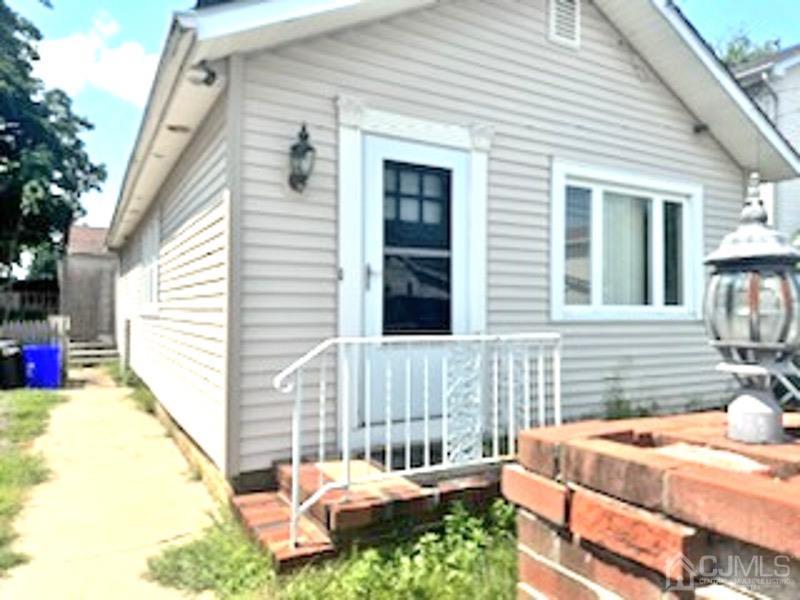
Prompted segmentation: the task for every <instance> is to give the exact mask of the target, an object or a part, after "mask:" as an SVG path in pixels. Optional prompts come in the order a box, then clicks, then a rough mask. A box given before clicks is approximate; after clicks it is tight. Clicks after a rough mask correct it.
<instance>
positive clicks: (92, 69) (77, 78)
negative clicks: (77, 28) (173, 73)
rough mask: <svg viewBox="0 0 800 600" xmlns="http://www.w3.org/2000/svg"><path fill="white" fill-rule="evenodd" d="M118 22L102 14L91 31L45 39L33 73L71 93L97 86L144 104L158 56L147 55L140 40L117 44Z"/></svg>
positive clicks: (141, 104) (47, 83)
mask: <svg viewBox="0 0 800 600" xmlns="http://www.w3.org/2000/svg"><path fill="white" fill-rule="evenodd" d="M117 33H119V23H117V22H116V21H115V20H114V19H113V18H111V16H110V15H108V14H107V13H100V14H99V15H98V16H97V17H96V18H95V19H94V21H93V23H92V27H91V29H90V30H89V31H88V32H84V33H75V34H72V35H70V36H67V37H64V38H59V39H54V40H43V41H42V42H40V43H39V56H40V60H39V61H38V62H37V63H36V64H35V68H34V74H35V75H36V76H37V77H39V78H40V79H41V80H42V81H44V83H45V85H46V86H47V87H48V88H56V87H57V88H61V89H62V90H64V91H65V92H67V93H68V94H70V95H75V94H78V93H79V92H81V91H82V90H83V89H84V88H86V87H87V86H91V87H95V88H97V89H100V90H103V91H105V92H108V93H109V94H112V95H113V96H116V97H117V98H121V99H122V100H125V101H127V102H130V103H131V104H134V105H136V106H144V105H145V102H146V101H147V94H148V92H149V91H150V83H151V82H152V80H153V75H154V73H155V71H156V66H157V65H158V55H157V54H148V53H147V52H146V51H145V49H144V47H143V46H142V45H141V44H140V43H138V42H123V43H121V44H116V45H115V44H114V43H113V41H112V38H113V37H114V36H116V35H117Z"/></svg>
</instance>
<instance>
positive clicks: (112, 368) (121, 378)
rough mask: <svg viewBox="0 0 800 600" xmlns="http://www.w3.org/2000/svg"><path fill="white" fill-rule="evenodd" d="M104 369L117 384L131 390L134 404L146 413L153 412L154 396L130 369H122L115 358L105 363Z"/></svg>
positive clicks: (154, 408) (154, 406)
mask: <svg viewBox="0 0 800 600" xmlns="http://www.w3.org/2000/svg"><path fill="white" fill-rule="evenodd" d="M105 370H106V373H108V374H109V376H110V377H111V379H113V380H114V382H115V383H116V384H117V385H120V386H124V387H129V388H131V389H132V390H133V391H132V392H131V395H130V398H131V400H133V401H134V403H135V404H136V406H138V407H139V408H140V409H141V410H143V411H144V412H146V413H150V414H153V413H154V412H155V410H156V397H155V396H154V395H153V392H151V391H150V388H148V387H147V386H146V385H145V384H144V382H143V381H142V380H141V379H140V378H139V376H138V375H137V374H136V373H134V372H133V370H132V369H124V368H123V367H122V364H121V363H120V361H116V360H115V361H112V362H109V363H106V364H105Z"/></svg>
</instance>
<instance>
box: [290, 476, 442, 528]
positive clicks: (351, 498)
mask: <svg viewBox="0 0 800 600" xmlns="http://www.w3.org/2000/svg"><path fill="white" fill-rule="evenodd" d="M342 472H343V465H342V463H340V462H326V463H321V464H319V463H308V464H304V465H301V467H300V497H301V499H302V500H303V501H305V500H307V499H308V498H310V497H311V496H312V495H313V494H314V493H315V492H316V491H317V490H318V489H319V488H320V487H321V486H322V485H323V484H324V483H328V482H330V481H334V480H340V479H341V474H342ZM380 473H381V470H380V469H379V468H378V467H376V466H374V465H372V464H370V463H367V462H366V461H363V460H358V461H353V463H352V467H351V474H352V478H353V479H354V480H358V479H363V478H365V477H369V476H373V475H378V474H380ZM291 480H292V468H291V465H281V466H280V467H279V468H278V482H279V485H280V489H281V491H282V492H283V493H284V494H285V496H286V497H287V498H290V497H291ZM437 500H438V498H436V490H435V489H431V488H425V487H422V486H420V485H417V484H416V483H414V482H412V481H409V480H408V479H405V478H403V477H391V478H388V479H384V480H381V481H376V482H373V483H365V484H357V485H354V486H352V487H351V488H350V489H349V490H332V491H330V492H328V493H326V494H325V495H324V496H323V497H322V498H321V499H320V500H319V502H317V503H316V504H314V505H313V506H312V507H311V509H310V512H311V514H312V515H314V517H315V518H316V519H318V520H319V522H320V523H322V525H323V526H324V527H325V528H326V529H327V530H328V531H330V532H333V533H337V534H340V533H349V532H352V531H353V530H360V529H366V528H368V527H375V526H378V525H380V524H383V523H387V522H389V521H392V520H394V519H397V518H398V517H411V516H418V517H421V516H424V515H426V514H431V513H433V512H434V511H435V508H436V505H437V504H438V502H437Z"/></svg>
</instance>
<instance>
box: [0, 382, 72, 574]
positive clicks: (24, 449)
mask: <svg viewBox="0 0 800 600" xmlns="http://www.w3.org/2000/svg"><path fill="white" fill-rule="evenodd" d="M60 400H61V399H60V397H59V396H58V395H56V394H54V393H52V392H43V391H38V390H15V391H11V392H0V575H3V574H5V573H6V572H7V571H8V570H9V569H11V568H12V567H14V566H16V565H18V564H20V563H22V562H25V560H26V557H25V556H24V555H22V554H19V553H17V552H14V550H13V549H12V548H11V545H12V543H13V541H14V539H15V537H16V535H15V534H14V529H13V521H14V518H15V517H16V516H17V515H18V514H19V512H20V510H22V506H23V503H24V501H25V497H26V495H27V492H28V490H29V489H30V488H31V487H32V486H34V485H36V484H37V483H41V482H42V481H44V480H45V479H46V478H47V468H46V466H45V464H44V460H43V459H42V458H41V457H40V456H37V455H34V454H32V453H31V452H30V449H29V448H28V445H29V442H30V441H31V440H33V439H34V438H35V437H36V436H38V435H41V434H42V433H43V432H44V430H45V429H46V427H47V421H48V416H49V413H50V409H52V408H53V406H54V405H55V404H57V403H58V402H60Z"/></svg>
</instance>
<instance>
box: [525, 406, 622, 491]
mask: <svg viewBox="0 0 800 600" xmlns="http://www.w3.org/2000/svg"><path fill="white" fill-rule="evenodd" d="M630 430H631V427H630V426H626V425H625V421H598V420H593V421H579V422H577V423H569V424H567V425H561V426H560V427H540V428H538V429H528V430H527V431H523V432H522V433H520V434H519V442H518V446H519V449H518V456H517V459H518V460H519V463H520V464H521V465H522V466H524V467H525V468H526V469H528V470H529V471H533V472H534V473H538V474H539V475H544V476H545V477H549V478H550V479H555V478H556V477H557V476H558V474H559V473H558V467H559V453H560V450H561V444H563V443H564V442H567V441H569V440H575V439H581V438H591V437H600V436H604V435H613V434H620V433H623V432H625V431H630Z"/></svg>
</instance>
